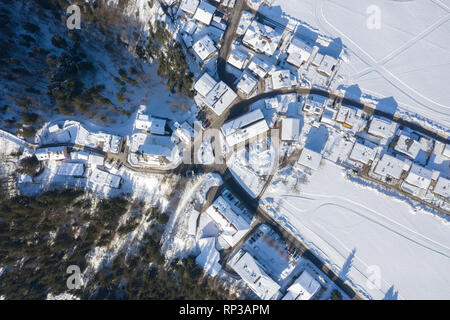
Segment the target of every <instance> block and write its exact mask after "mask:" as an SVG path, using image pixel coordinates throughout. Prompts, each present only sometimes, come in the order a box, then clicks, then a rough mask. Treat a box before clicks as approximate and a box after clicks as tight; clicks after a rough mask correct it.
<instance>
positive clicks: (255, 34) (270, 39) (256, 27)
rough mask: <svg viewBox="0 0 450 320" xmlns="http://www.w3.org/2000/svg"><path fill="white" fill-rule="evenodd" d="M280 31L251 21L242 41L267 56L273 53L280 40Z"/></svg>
mask: <svg viewBox="0 0 450 320" xmlns="http://www.w3.org/2000/svg"><path fill="white" fill-rule="evenodd" d="M281 35H282V33H281V32H280V31H278V30H276V29H272V28H271V27H269V26H267V25H264V24H261V23H259V22H257V21H255V20H254V21H253V22H252V23H251V24H250V26H249V27H248V29H247V32H245V35H244V38H243V39H242V43H244V44H245V45H246V46H248V47H249V48H251V49H253V50H254V51H256V52H260V53H264V54H266V55H268V56H269V57H270V56H272V55H273V54H274V53H275V50H276V49H277V48H278V45H279V43H280V41H281Z"/></svg>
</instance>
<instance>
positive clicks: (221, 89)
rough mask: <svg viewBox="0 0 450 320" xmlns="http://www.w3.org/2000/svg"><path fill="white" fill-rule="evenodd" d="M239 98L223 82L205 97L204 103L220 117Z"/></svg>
mask: <svg viewBox="0 0 450 320" xmlns="http://www.w3.org/2000/svg"><path fill="white" fill-rule="evenodd" d="M236 98H237V94H236V93H235V92H234V91H233V90H231V88H230V87H229V86H228V85H227V84H226V83H225V82H223V81H220V82H218V83H217V84H216V85H215V86H214V87H213V88H212V89H211V91H209V92H208V94H207V95H206V96H205V100H204V103H205V104H206V105H207V106H208V107H209V108H211V109H212V110H213V111H214V112H215V113H216V114H217V115H218V116H220V115H221V114H222V113H223V112H224V111H225V109H227V108H228V107H229V106H230V105H231V104H232V103H233V101H234V100H235V99H236Z"/></svg>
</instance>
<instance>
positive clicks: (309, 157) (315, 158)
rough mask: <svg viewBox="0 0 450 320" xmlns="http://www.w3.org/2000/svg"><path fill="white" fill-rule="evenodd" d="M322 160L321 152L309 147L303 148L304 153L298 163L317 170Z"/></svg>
mask: <svg viewBox="0 0 450 320" xmlns="http://www.w3.org/2000/svg"><path fill="white" fill-rule="evenodd" d="M321 160H322V155H321V154H320V153H318V152H315V151H313V150H310V149H307V148H303V150H302V154H301V155H300V158H299V159H298V163H299V164H301V165H303V166H305V167H308V168H311V169H313V170H317V169H319V166H320V161H321Z"/></svg>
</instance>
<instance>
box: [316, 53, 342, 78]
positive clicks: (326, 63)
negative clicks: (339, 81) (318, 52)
mask: <svg viewBox="0 0 450 320" xmlns="http://www.w3.org/2000/svg"><path fill="white" fill-rule="evenodd" d="M336 63H337V60H336V59H335V58H333V57H332V56H329V55H325V56H323V59H322V61H321V63H320V66H318V67H317V70H318V71H320V72H322V73H324V74H326V75H327V76H330V75H331V73H332V72H333V68H334V66H335V65H336Z"/></svg>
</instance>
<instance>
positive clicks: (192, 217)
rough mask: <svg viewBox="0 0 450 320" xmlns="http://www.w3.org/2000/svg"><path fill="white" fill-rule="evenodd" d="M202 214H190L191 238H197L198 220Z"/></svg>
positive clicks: (195, 212) (189, 228) (192, 211)
mask: <svg viewBox="0 0 450 320" xmlns="http://www.w3.org/2000/svg"><path fill="white" fill-rule="evenodd" d="M199 215H200V213H199V212H198V211H197V210H191V212H189V220H188V234H189V235H190V236H195V234H196V233H197V220H198V216H199Z"/></svg>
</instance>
